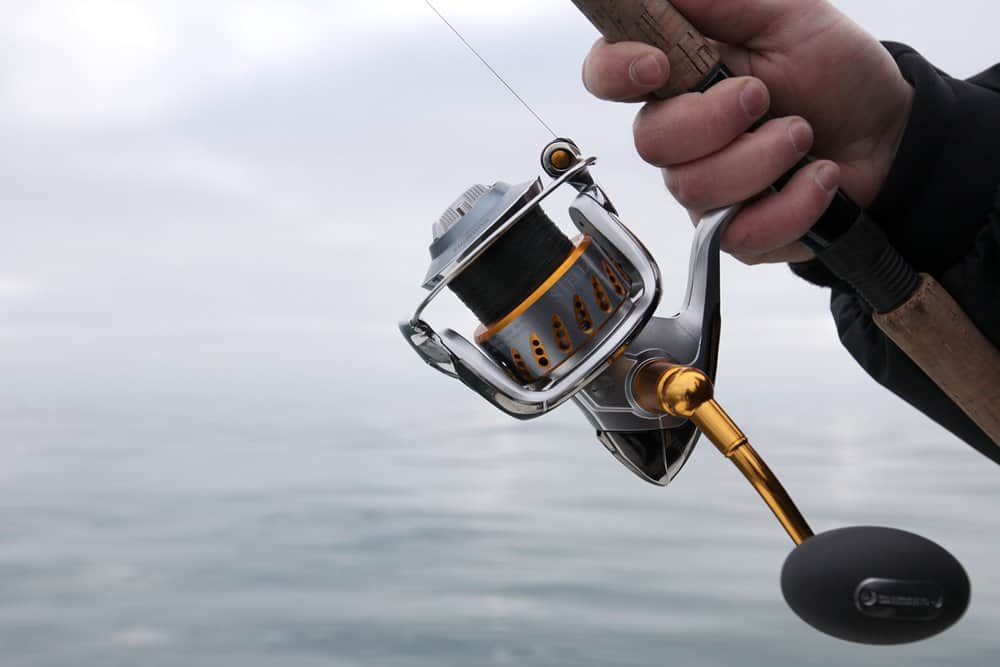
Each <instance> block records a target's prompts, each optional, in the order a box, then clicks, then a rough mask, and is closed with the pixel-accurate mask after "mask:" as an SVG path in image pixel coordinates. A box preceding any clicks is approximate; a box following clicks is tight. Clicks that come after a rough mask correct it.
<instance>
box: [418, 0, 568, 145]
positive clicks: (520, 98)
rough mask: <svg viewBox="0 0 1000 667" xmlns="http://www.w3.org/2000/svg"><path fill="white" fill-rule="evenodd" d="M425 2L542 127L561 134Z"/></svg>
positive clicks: (425, 0)
mask: <svg viewBox="0 0 1000 667" xmlns="http://www.w3.org/2000/svg"><path fill="white" fill-rule="evenodd" d="M424 2H425V3H426V4H427V6H428V7H430V8H431V10H433V12H434V13H435V14H437V15H438V18H440V19H441V20H442V21H444V24H445V25H446V26H448V27H449V28H451V31H452V32H453V33H455V35H456V36H457V37H458V38H459V39H460V40H462V43H463V44H465V46H466V47H468V49H469V51H472V53H473V55H475V56H476V57H477V58H479V61H480V62H481V63H483V65H485V66H486V69H488V70H489V71H490V72H492V73H493V76H495V77H496V78H497V80H498V81H499V82H500V83H502V84H503V85H504V87H505V88H507V90H509V91H510V94H511V95H513V96H514V97H515V98H517V101H518V102H520V103H521V104H522V105H523V106H524V108H525V109H527V110H528V112H529V113H530V114H531V115H532V116H534V117H535V120H537V121H538V122H539V123H541V125H542V127H544V128H545V129H546V130H548V132H549V134H551V135H552V136H553V137H554V138H555V137H558V136H559V135H557V134H556V133H555V131H553V129H552V128H551V127H549V124H548V123H546V122H545V121H544V120H542V117H541V116H539V115H538V114H537V113H535V110H534V109H532V108H531V105H530V104H528V103H527V102H526V101H525V100H524V98H523V97H521V96H520V95H518V94H517V91H516V90H514V88H513V87H512V86H511V85H510V84H509V83H507V82H506V81H505V80H504V78H503V77H502V76H500V73H499V72H497V71H496V70H495V69H493V66H492V65H490V64H489V63H488V62H487V61H486V58H484V57H483V56H482V55H480V53H479V51H476V49H475V48H474V47H473V46H472V44H470V43H469V41H468V40H467V39H465V37H463V36H462V33H460V32H459V31H458V28H456V27H455V26H453V25H452V24H451V23H450V22H449V21H448V19H446V18H445V17H444V14H442V13H441V12H439V11H438V9H437V7H435V6H434V5H432V4H431V2H430V0H424Z"/></svg>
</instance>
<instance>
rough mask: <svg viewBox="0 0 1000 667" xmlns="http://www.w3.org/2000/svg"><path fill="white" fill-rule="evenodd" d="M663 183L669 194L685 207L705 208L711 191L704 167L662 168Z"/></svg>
mask: <svg viewBox="0 0 1000 667" xmlns="http://www.w3.org/2000/svg"><path fill="white" fill-rule="evenodd" d="M664 183H665V184H666V186H667V189H668V190H669V191H670V194H672V195H673V196H674V198H675V199H676V200H677V201H678V202H679V203H680V204H681V206H683V207H684V208H686V209H690V210H698V209H701V208H705V202H706V201H708V197H709V194H710V192H711V179H710V178H708V177H707V174H706V173H705V170H704V169H697V168H695V167H674V168H672V169H665V170H664Z"/></svg>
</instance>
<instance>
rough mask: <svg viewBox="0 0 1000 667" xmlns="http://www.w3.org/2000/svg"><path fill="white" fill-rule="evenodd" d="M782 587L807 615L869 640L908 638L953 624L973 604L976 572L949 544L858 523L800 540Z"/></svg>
mask: <svg viewBox="0 0 1000 667" xmlns="http://www.w3.org/2000/svg"><path fill="white" fill-rule="evenodd" d="M781 590H782V593H783V594H784V596H785V601H786V602H787V603H788V606H790V607H791V608H792V610H793V611H794V612H795V613H796V614H798V616H799V618H801V619H802V620H803V621H805V622H806V623H808V624H809V625H811V626H813V627H814V628H816V629H817V630H819V631H821V632H824V633H826V634H828V635H832V636H834V637H838V638H840V639H845V640H847V641H852V642H858V643H862V644H905V643H907V642H915V641H919V640H922V639H926V638H928V637H931V636H933V635H936V634H938V633H939V632H941V631H943V630H945V629H947V628H948V627H949V626H951V625H952V624H953V623H955V621H957V620H958V619H959V618H961V617H962V614H963V613H965V609H966V607H968V605H969V593H970V591H969V578H968V577H967V576H966V574H965V570H964V569H963V568H962V565H961V564H960V563H959V562H958V561H957V560H956V559H955V557H954V556H952V555H951V554H950V553H948V552H947V551H946V550H945V549H943V548H942V547H940V546H938V545H937V544H935V543H934V542H931V541H930V540H927V539H925V538H923V537H920V536H919V535H914V534H913V533H907V532H905V531H902V530H895V529H893V528H876V527H870V526H864V527H862V526H857V527H851V528H841V529H838V530H831V531H829V532H826V533H822V534H820V535H816V536H815V537H812V538H810V539H808V540H806V541H805V542H803V543H802V544H801V545H799V546H798V547H796V549H795V550H794V551H792V553H791V554H789V556H788V558H787V559H786V560H785V565H784V567H783V568H782V571H781Z"/></svg>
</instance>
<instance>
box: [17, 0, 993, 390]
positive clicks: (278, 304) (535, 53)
mask: <svg viewBox="0 0 1000 667" xmlns="http://www.w3.org/2000/svg"><path fill="white" fill-rule="evenodd" d="M838 4H839V5H841V6H842V7H843V8H844V9H845V10H846V11H847V12H848V13H850V14H851V15H852V16H854V17H855V18H857V19H858V20H859V21H860V22H861V23H862V24H863V25H865V26H866V27H868V28H869V29H870V30H871V31H872V32H873V33H874V34H876V35H877V36H879V37H882V38H891V39H895V40H899V41H905V42H909V43H911V44H912V45H914V46H916V47H918V48H919V49H921V50H922V51H923V52H924V53H925V54H926V55H927V56H928V57H929V58H931V59H932V60H934V61H935V62H936V63H937V64H938V65H939V66H940V67H942V68H944V69H946V70H949V71H951V72H953V73H955V74H958V75H969V74H972V73H974V72H976V71H978V70H980V69H982V68H984V67H986V66H987V65H989V64H991V63H992V62H993V61H995V60H996V59H997V53H996V51H995V47H994V46H993V45H995V40H996V34H995V30H996V28H995V27H996V25H997V24H998V22H1000V5H997V4H996V2H993V1H990V0H982V1H973V0H956V1H955V2H952V3H950V4H949V5H948V9H949V12H947V13H943V12H941V7H940V5H935V4H932V3H914V2H911V1H904V0H895V1H884V0H883V1H880V2H869V1H862V0H851V1H849V2H841V3H838ZM438 6H439V7H440V9H441V10H442V11H443V12H444V13H445V14H446V15H447V16H448V17H449V18H450V19H451V20H452V21H453V22H454V23H455V24H456V25H457V26H459V27H460V29H462V31H463V32H464V33H465V35H466V37H467V38H468V39H469V40H471V41H472V42H473V43H474V44H475V45H476V46H477V47H478V48H479V49H480V50H481V51H482V53H483V54H484V55H485V56H486V57H487V58H488V59H489V60H490V61H491V62H492V63H493V65H494V66H495V67H496V68H497V69H499V70H500V71H501V72H503V73H504V74H505V76H506V77H507V78H508V80H509V81H510V82H511V83H512V84H513V85H514V86H515V87H516V88H517V89H518V91H519V92H520V93H521V94H522V95H523V96H524V97H526V98H527V99H528V100H529V101H530V102H531V103H532V104H533V105H534V106H535V107H536V109H537V110H538V111H539V113H541V115H542V116H543V117H544V118H545V119H546V120H547V121H548V123H549V124H550V125H552V126H553V127H555V128H556V131H557V132H560V133H562V134H565V135H569V136H572V137H574V138H575V139H577V141H578V142H579V143H580V144H581V145H582V146H583V147H584V150H586V151H588V152H590V153H594V154H597V155H599V156H600V157H601V162H600V164H599V166H598V171H597V175H598V177H599V178H600V179H602V181H603V182H604V183H605V185H606V187H607V189H608V191H609V192H610V193H611V195H612V197H613V198H614V199H615V200H616V202H617V203H618V204H619V207H620V208H621V210H622V211H623V214H624V218H625V220H626V222H628V223H629V224H631V225H632V226H633V227H634V228H635V230H636V231H637V233H638V234H639V235H640V237H642V238H644V239H645V240H646V241H647V244H648V245H649V246H650V247H651V248H652V249H653V250H654V252H655V253H656V254H657V255H658V256H659V257H660V261H661V263H662V265H663V269H664V274H665V285H666V289H665V300H664V301H665V307H666V308H667V309H670V308H672V307H673V306H674V304H676V303H677V302H678V301H679V299H680V291H681V287H682V284H683V280H684V276H685V272H686V264H687V246H688V243H689V239H690V233H691V232H690V227H689V225H688V223H687V221H686V217H685V216H684V214H683V212H682V211H681V210H680V209H679V208H678V207H677V206H676V205H674V204H672V203H671V202H670V201H669V199H668V197H667V196H666V194H665V193H664V191H663V188H662V186H661V184H660V182H659V178H658V175H657V174H656V172H655V171H654V170H652V169H651V168H648V167H646V166H645V165H643V164H642V163H641V162H640V161H639V159H638V158H637V157H636V156H635V154H634V151H633V149H632V145H631V140H630V133H629V132H630V127H631V118H632V115H633V110H632V109H630V108H628V107H625V106H617V105H612V104H603V103H599V102H597V101H595V100H593V99H591V98H590V97H588V96H587V95H586V94H585V93H584V92H583V90H582V88H581V85H580V83H579V66H580V65H579V63H580V61H581V59H582V57H583V55H584V53H585V52H586V50H587V48H588V47H589V44H590V43H591V42H592V40H593V39H594V37H595V35H594V32H593V30H592V28H591V27H590V26H589V25H588V24H587V23H586V22H585V21H584V20H583V19H582V18H581V17H580V16H578V15H577V13H576V10H575V9H574V8H573V7H572V5H571V4H570V3H569V2H565V1H562V0H542V1H535V2H529V1H527V0H514V1H511V2H507V3H505V4H503V5H500V4H498V3H495V2H480V1H478V0H477V1H475V2H472V1H469V0H461V1H459V0H439V1H438ZM0 19H2V20H0V104H2V108H3V110H4V111H3V113H2V115H0V150H2V153H3V159H2V160H0V369H5V370H6V371H8V372H13V371H15V370H20V371H22V372H23V373H30V372H34V370H36V369H40V368H50V369H60V368H66V367H75V366H92V365H102V366H107V365H108V364H110V365H111V367H113V368H114V367H118V366H129V367H136V368H139V369H140V370H141V369H143V368H147V367H155V366H156V364H157V363H158V362H157V361H156V360H157V359H160V358H167V359H178V358H182V357H183V358H186V359H190V360H192V361H191V363H193V364H197V363H199V362H205V363H208V362H209V361H210V360H212V359H217V358H220V357H226V355H230V356H231V357H232V361H233V363H234V364H236V363H237V362H239V363H244V362H245V361H246V359H245V358H243V357H240V355H241V354H243V353H242V352H240V350H242V349H243V348H241V344H242V341H246V340H250V339H252V338H253V337H255V336H272V337H277V338H274V339H273V340H279V339H280V340H282V341H284V342H283V343H282V344H281V345H278V344H277V343H274V344H273V347H266V349H268V350H270V351H271V352H273V351H274V349H275V348H280V349H283V350H286V351H287V350H288V348H294V347H295V344H294V342H293V341H295V340H296V338H295V337H296V336H301V335H311V336H325V337H328V338H327V340H329V341H330V343H329V344H330V347H331V351H329V352H328V353H329V354H332V355H334V357H335V358H336V359H338V360H339V361H341V362H343V363H344V364H345V365H346V366H345V367H347V368H356V367H358V365H359V364H364V363H375V364H386V365H393V366H400V367H405V368H407V369H408V370H412V372H413V373H414V375H415V376H419V375H417V374H419V373H424V372H425V369H423V367H422V366H421V365H420V364H419V363H418V362H416V360H415V358H413V357H412V355H411V353H410V352H409V350H408V349H407V348H406V347H405V345H403V344H402V342H401V341H400V340H399V338H398V334H397V332H396V330H395V326H394V322H395V320H397V319H399V318H401V317H403V316H404V315H406V314H407V312H408V311H409V310H410V309H411V308H412V306H413V305H414V303H415V302H416V299H417V298H418V297H419V296H420V291H419V289H418V282H419V279H420V277H421V276H422V275H423V273H424V271H425V269H426V263H427V255H426V245H427V242H428V241H429V233H430V224H431V222H432V221H433V220H434V219H435V218H436V216H437V215H438V214H439V213H440V211H441V210H442V209H443V208H444V207H445V206H447V205H448V204H449V203H450V202H451V200H452V199H453V198H454V197H455V196H456V195H457V194H458V193H459V192H460V191H461V190H463V189H464V188H465V187H466V186H468V185H470V184H471V183H473V182H492V181H494V180H525V179H527V178H530V177H533V176H534V175H535V174H536V171H537V168H536V165H537V153H538V150H539V149H540V148H541V146H542V145H543V144H544V143H545V141H546V140H547V136H546V134H545V133H544V131H543V130H541V128H540V127H539V126H538V125H537V124H536V123H535V122H534V120H533V119H532V118H531V117H530V116H528V115H527V113H525V112H524V111H523V110H521V109H520V107H519V106H518V105H517V103H516V102H514V101H513V100H512V99H511V97H510V95H509V94H507V92H506V91H505V90H503V89H502V88H501V87H500V86H499V85H498V84H497V83H496V82H495V81H494V80H493V79H492V78H491V77H490V76H489V75H488V73H487V72H485V70H484V69H483V68H482V67H481V65H480V64H479V63H478V62H476V61H475V60H474V59H473V58H472V57H471V56H470V55H469V54H468V53H467V52H466V51H465V50H464V49H463V47H462V46H461V45H460V44H459V43H458V42H457V40H456V39H455V38H454V37H453V36H452V35H451V34H450V33H449V32H448V31H447V29H446V28H445V27H444V26H443V25H442V24H441V23H440V22H439V21H438V19H437V18H436V17H435V16H434V15H433V14H431V13H430V11H429V10H428V9H427V7H426V6H425V5H424V4H423V2H422V1H421V0H384V1H382V2H378V3H358V2H346V1H345V0H325V1H322V2H320V1H305V0H300V1H292V0H280V1H277V0H275V1H253V2H247V1H236V0H213V1H212V2H204V1H199V2H194V1H191V0H169V1H168V0H145V1H139V2H124V1H122V2H116V1H112V0H81V1H77V0H62V1H58V0H56V1H53V0H34V1H33V2H31V3H12V2H8V3H4V4H3V6H2V7H0ZM956 45H960V48H956ZM557 215H558V214H557ZM724 272H725V275H724V291H725V294H726V305H725V308H726V318H727V338H726V339H725V340H724V345H726V349H728V350H732V353H731V355H729V358H730V359H732V360H733V363H735V364H740V363H744V364H747V365H751V364H752V363H754V362H753V361H752V358H751V355H750V354H748V353H749V352H752V351H753V350H754V349H755V347H756V346H757V345H758V344H759V341H760V340H761V337H766V338H767V339H768V341H769V344H771V345H774V346H780V345H782V344H783V341H784V342H788V343H794V344H795V345H798V346H799V348H797V349H808V350H812V352H810V354H813V355H814V356H815V358H816V359H818V360H819V361H817V363H819V364H820V366H821V367H836V366H838V364H842V363H843V362H844V360H845V359H846V357H845V356H844V355H843V354H842V353H841V352H840V351H839V349H838V346H837V343H836V341H835V337H834V333H833V326H832V324H831V323H830V322H829V321H828V317H827V315H826V297H825V296H824V295H823V294H822V293H821V292H819V291H817V290H814V289H812V288H810V287H808V286H806V285H804V284H802V283H801V282H799V281H796V280H794V279H793V278H792V277H790V276H789V275H788V274H787V271H786V270H785V269H784V268H783V267H772V268H753V269H750V268H745V267H742V266H740V265H738V264H737V263H735V262H733V261H727V262H725V267H724ZM442 313H443V316H447V317H450V316H452V315H457V313H458V309H454V308H453V309H448V308H445V309H443V310H442ZM282 336H284V337H285V338H281V337H282ZM359 339H360V340H363V341H364V343H365V346H366V348H367V349H369V350H376V351H377V355H376V356H377V360H375V361H372V360H370V359H369V360H366V361H365V362H362V361H360V360H359V358H358V355H357V354H356V350H355V349H354V348H353V347H351V346H349V345H348V344H347V343H346V341H357V340H359ZM802 346H805V347H802ZM254 349H257V348H254ZM774 349H779V348H778V347H776V348H774ZM288 353H292V352H288ZM316 353H318V348H308V350H307V351H303V352H302V354H316ZM274 358H275V359H276V363H279V364H280V362H281V360H280V355H277V356H275V357H274ZM163 363H166V362H163ZM844 372H845V373H846V374H847V375H846V376H845V377H849V378H855V371H853V370H849V371H844ZM851 381H854V380H853V379H852V380H851ZM455 391H456V392H460V391H461V390H459V389H456V390H455Z"/></svg>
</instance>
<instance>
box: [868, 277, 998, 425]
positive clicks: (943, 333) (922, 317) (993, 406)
mask: <svg viewBox="0 0 1000 667" xmlns="http://www.w3.org/2000/svg"><path fill="white" fill-rule="evenodd" d="M873 319H874V320H875V323H876V324H877V325H878V326H879V328H880V329H882V331H884V332H885V333H886V335H887V336H889V338H891V339H892V341H893V342H894V343H896V345H898V346H899V348H900V349H901V350H902V351H903V352H905V353H906V355H907V356H908V357H910V358H911V359H912V360H913V361H914V362H916V364H917V365H918V366H920V368H921V369H922V370H923V371H924V372H925V373H926V374H927V375H928V377H930V378H931V379H932V380H934V382H936V383H937V385H938V386H939V387H940V388H941V390H942V391H944V392H945V393H946V394H947V395H948V397H949V398H951V400H952V401H954V402H955V403H956V404H957V405H958V406H960V407H961V408H962V409H963V410H964V411H965V413H966V414H967V415H968V416H969V418H970V419H972V421H974V422H975V423H976V425H977V426H979V428H981V429H982V430H983V432H984V433H986V435H987V436H989V437H990V438H991V439H992V440H993V442H995V443H997V444H1000V351H997V348H996V347H994V346H993V344H992V343H990V341H988V340H987V339H986V338H985V337H984V336H983V334H982V333H980V331H979V330H978V329H977V328H976V326H975V325H974V324H973V323H972V322H971V321H970V320H969V318H968V316H967V315H966V314H965V313H964V312H963V311H962V309H961V307H960V306H959V305H958V304H957V303H955V300H954V299H953V298H952V297H951V295H950V294H948V292H946V291H945V289H944V288H943V287H941V285H940V284H938V282H937V281H935V280H934V279H933V278H931V277H930V276H927V275H921V285H920V287H918V288H917V290H916V292H914V294H913V296H912V297H910V299H909V300H908V301H907V302H906V303H904V304H903V305H902V306H900V307H899V308H897V309H896V310H893V311H891V312H888V313H884V314H875V315H874V316H873Z"/></svg>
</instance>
